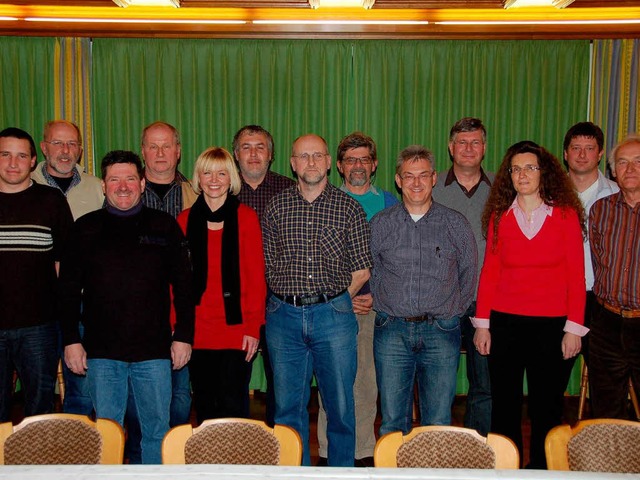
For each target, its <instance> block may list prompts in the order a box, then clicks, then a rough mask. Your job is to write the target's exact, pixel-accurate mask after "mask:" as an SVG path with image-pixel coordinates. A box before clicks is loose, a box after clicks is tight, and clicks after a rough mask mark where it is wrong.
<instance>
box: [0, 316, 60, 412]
mask: <svg viewBox="0 0 640 480" xmlns="http://www.w3.org/2000/svg"><path fill="white" fill-rule="evenodd" d="M57 367H58V329H57V327H56V324H55V323H47V324H45V325H37V326H35V327H25V328H14V329H10V330H0V422H7V421H9V420H10V416H11V397H12V395H13V371H14V369H15V370H17V371H18V376H19V377H20V383H21V385H22V389H23V391H24V401H25V404H24V414H25V416H31V415H40V414H43V413H51V412H52V411H53V395H54V388H55V383H56V370H57Z"/></svg>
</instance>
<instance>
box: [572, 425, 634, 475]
mask: <svg viewBox="0 0 640 480" xmlns="http://www.w3.org/2000/svg"><path fill="white" fill-rule="evenodd" d="M568 453H569V468H570V469H571V470H576V471H583V472H609V473H640V427H638V426H632V425H617V424H607V423H600V424H595V425H588V426H586V427H584V428H583V429H582V431H580V432H578V433H577V434H576V435H574V436H573V437H572V438H571V440H570V441H569V445H568Z"/></svg>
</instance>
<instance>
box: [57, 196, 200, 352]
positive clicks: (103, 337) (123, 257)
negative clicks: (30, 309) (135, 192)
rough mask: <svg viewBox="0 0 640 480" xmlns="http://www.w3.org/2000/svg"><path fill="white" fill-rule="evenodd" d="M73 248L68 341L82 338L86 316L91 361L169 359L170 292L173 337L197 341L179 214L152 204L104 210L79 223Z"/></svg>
mask: <svg viewBox="0 0 640 480" xmlns="http://www.w3.org/2000/svg"><path fill="white" fill-rule="evenodd" d="M69 245H72V248H71V249H69V250H68V251H67V253H66V254H65V256H64V257H63V260H62V264H61V268H60V294H59V299H60V305H59V306H60V317H59V318H60V319H61V320H62V322H61V323H62V332H63V341H64V344H65V345H70V344H73V343H79V342H80V336H79V333H78V321H79V320H80V319H82V322H83V324H84V326H85V334H84V338H83V339H82V344H83V346H84V348H85V350H86V352H87V357H88V358H105V359H111V360H120V361H124V362H140V361H145V360H154V359H163V358H170V347H171V341H172V335H171V325H170V320H169V313H170V303H171V293H170V291H172V292H173V301H174V306H175V310H176V325H175V333H174V334H173V340H176V341H180V342H186V343H191V344H192V343H193V328H194V305H193V299H192V293H191V265H190V260H189V251H188V249H187V245H186V240H185V238H184V236H183V234H182V231H181V230H180V227H179V226H178V224H177V222H176V221H175V219H174V218H173V217H171V216H170V215H168V214H166V213H164V212H161V211H159V210H154V209H150V208H147V207H143V208H142V210H141V211H140V212H139V213H137V214H135V215H133V216H119V215H115V214H113V213H110V212H109V211H108V210H106V209H102V210H98V211H95V212H91V213H89V214H87V215H85V216H83V217H81V218H79V219H78V220H77V222H76V223H75V225H74V228H73V229H72V234H71V241H70V242H69ZM81 303H82V314H81V313H80V312H81Z"/></svg>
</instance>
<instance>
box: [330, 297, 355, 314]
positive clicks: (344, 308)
mask: <svg viewBox="0 0 640 480" xmlns="http://www.w3.org/2000/svg"><path fill="white" fill-rule="evenodd" d="M329 305H330V306H331V308H332V309H333V310H335V311H336V312H337V313H353V303H352V302H351V296H350V295H349V294H348V293H343V294H342V295H340V296H338V297H336V298H334V299H333V300H331V301H330V302H329ZM354 318H355V317H354Z"/></svg>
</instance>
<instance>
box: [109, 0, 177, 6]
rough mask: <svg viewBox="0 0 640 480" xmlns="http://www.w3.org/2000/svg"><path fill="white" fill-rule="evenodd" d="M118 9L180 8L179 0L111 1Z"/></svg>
mask: <svg viewBox="0 0 640 480" xmlns="http://www.w3.org/2000/svg"><path fill="white" fill-rule="evenodd" d="M113 3H115V4H116V5H118V6H119V7H175V8H180V0H113Z"/></svg>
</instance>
